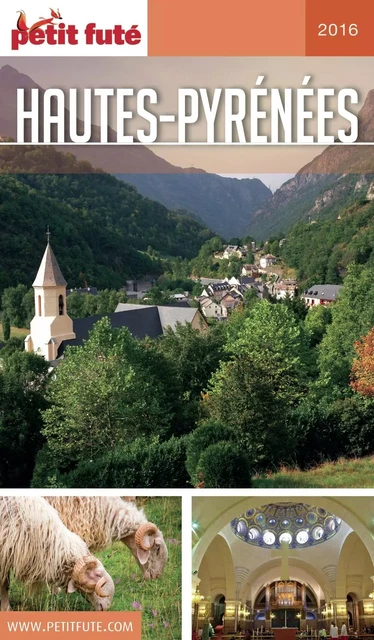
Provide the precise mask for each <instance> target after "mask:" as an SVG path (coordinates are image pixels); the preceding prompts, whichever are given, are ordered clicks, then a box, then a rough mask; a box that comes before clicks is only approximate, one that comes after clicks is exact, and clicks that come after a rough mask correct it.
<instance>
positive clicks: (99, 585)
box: [0, 497, 114, 611]
mask: <svg viewBox="0 0 374 640" xmlns="http://www.w3.org/2000/svg"><path fill="white" fill-rule="evenodd" d="M11 571H12V572H13V574H14V577H15V578H16V579H17V580H20V581H21V582H23V583H25V584H27V585H30V586H31V587H32V586H35V585H37V584H40V583H44V584H46V585H47V586H48V587H49V588H50V589H51V590H53V591H55V590H58V589H63V590H64V591H66V592H67V593H72V592H73V591H79V592H80V593H81V594H82V595H83V596H84V598H85V599H86V600H88V601H89V602H90V603H91V605H92V606H93V607H94V609H95V610H97V611H105V610H106V609H108V608H109V607H110V604H111V602H112V598H113V595H114V583H113V580H112V578H111V577H110V575H109V574H108V573H107V572H106V571H105V569H104V567H103V565H102V563H101V562H100V561H99V560H97V558H95V557H94V556H93V555H92V554H90V552H89V550H88V547H87V545H86V543H85V542H83V540H82V539H81V538H80V537H79V536H78V535H77V534H75V533H72V532H71V531H69V530H68V529H67V528H66V527H65V525H64V524H63V522H62V521H61V519H60V517H59V515H58V513H57V511H56V510H55V509H53V507H52V506H51V505H49V504H48V503H47V502H46V500H45V499H44V498H39V497H33V498H25V497H0V587H1V610H2V611H9V610H10V603H9V596H8V589H9V582H10V572H11Z"/></svg>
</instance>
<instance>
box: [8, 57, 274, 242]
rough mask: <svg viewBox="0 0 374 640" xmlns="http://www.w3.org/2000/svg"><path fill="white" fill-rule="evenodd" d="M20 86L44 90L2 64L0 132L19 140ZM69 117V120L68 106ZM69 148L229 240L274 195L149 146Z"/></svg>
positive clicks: (252, 181)
mask: <svg viewBox="0 0 374 640" xmlns="http://www.w3.org/2000/svg"><path fill="white" fill-rule="evenodd" d="M17 88H24V89H32V88H38V89H39V90H41V87H40V86H39V85H38V84H37V83H36V82H34V81H33V80H32V79H31V78H30V77H29V76H27V75H25V74H22V73H19V72H18V71H17V70H16V69H14V68H13V67H11V66H9V65H5V66H3V67H2V68H1V69H0V135H2V136H10V137H12V138H13V139H15V138H16V136H17V123H16V108H15V105H16V91H17ZM26 108H28V107H27V103H26ZM65 117H66V121H67V119H68V118H69V113H68V111H67V110H66V111H65ZM40 120H42V113H41V114H40ZM77 129H78V132H82V131H83V122H82V121H79V120H78V123H77ZM67 130H68V129H67ZM26 132H27V131H26ZM41 139H42V137H41ZM99 139H100V137H99V127H93V135H92V139H91V140H92V141H98V140H99ZM115 139H116V133H115V131H113V129H109V131H108V140H109V141H113V140H115ZM64 151H70V152H71V153H73V154H74V155H75V156H76V157H77V158H78V159H80V160H88V161H89V162H90V163H91V165H93V166H94V167H98V168H100V169H103V170H104V171H106V172H108V173H112V174H116V175H118V176H119V177H121V178H122V179H124V180H125V181H126V182H129V183H130V184H133V185H134V186H136V188H137V189H138V191H139V192H140V193H141V194H143V195H145V196H147V197H149V198H152V199H153V200H157V201H158V202H160V203H162V204H164V205H165V206H166V207H167V208H168V209H174V210H177V209H183V210H186V211H188V212H190V213H193V214H195V215H196V216H198V217H199V218H200V219H201V220H202V222H203V223H205V224H207V225H208V226H209V227H210V228H211V229H212V230H213V231H215V232H216V233H219V234H220V235H222V236H223V237H225V238H227V239H230V238H231V237H233V236H239V237H240V236H242V235H243V234H244V232H245V230H246V227H247V226H248V219H249V215H250V214H251V213H252V212H255V211H256V210H257V209H258V208H259V207H260V206H261V205H262V204H263V202H264V201H265V200H266V199H268V198H269V197H270V196H271V191H270V189H268V187H266V186H265V185H264V184H263V183H262V182H261V180H258V179H256V178H254V179H242V180H238V179H232V178H225V177H222V176H219V175H216V174H211V173H206V172H205V171H203V170H202V169H196V168H189V169H183V168H182V167H178V166H175V165H173V164H171V163H169V162H167V161H166V160H164V159H163V158H160V157H159V156H157V155H156V154H155V153H153V151H151V150H150V149H148V148H147V147H146V146H112V147H110V148H108V147H105V146H91V147H89V148H88V147H84V146H78V145H74V146H72V147H71V148H70V147H65V148H64Z"/></svg>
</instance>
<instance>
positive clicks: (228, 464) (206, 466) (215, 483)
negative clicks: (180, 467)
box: [196, 442, 252, 489]
mask: <svg viewBox="0 0 374 640" xmlns="http://www.w3.org/2000/svg"><path fill="white" fill-rule="evenodd" d="M196 473H197V475H198V476H199V477H200V479H201V484H202V486H204V488H205V489H223V488H225V489H229V488H234V489H244V488H245V489H247V488H249V487H250V486H251V484H252V479H251V467H250V460H249V458H248V456H247V455H246V453H245V452H244V451H242V450H240V449H239V447H238V445H237V444H235V443H233V442H217V443H216V444H212V445H210V446H209V447H208V448H207V449H205V451H203V453H202V454H201V456H200V459H199V463H198V466H197V470H196Z"/></svg>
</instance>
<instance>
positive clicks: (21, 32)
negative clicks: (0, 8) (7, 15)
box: [11, 9, 142, 51]
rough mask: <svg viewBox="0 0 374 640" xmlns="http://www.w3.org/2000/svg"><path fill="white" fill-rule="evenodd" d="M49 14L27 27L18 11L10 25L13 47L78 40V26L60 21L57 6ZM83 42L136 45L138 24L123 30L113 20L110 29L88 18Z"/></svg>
mask: <svg viewBox="0 0 374 640" xmlns="http://www.w3.org/2000/svg"><path fill="white" fill-rule="evenodd" d="M50 12H51V16H50V18H39V20H37V21H36V22H34V23H33V24H32V25H31V26H30V27H28V26H27V22H28V21H27V17H26V13H25V11H23V10H20V11H17V13H19V17H18V20H17V28H16V29H12V34H11V35H12V38H11V44H12V51H18V50H19V48H20V47H21V46H23V45H25V44H27V43H30V44H32V45H35V46H40V45H43V44H45V43H46V44H47V45H62V46H64V45H77V44H79V35H80V34H79V29H78V28H77V27H76V26H75V25H72V24H69V25H66V24H65V23H64V22H62V16H61V13H60V10H59V9H57V10H56V11H55V10H54V9H50ZM83 33H84V39H83V43H84V44H86V45H88V46H89V45H93V44H95V45H99V46H104V45H118V46H123V45H131V46H133V45H137V44H140V42H141V39H142V36H141V32H140V31H139V27H138V25H132V26H131V27H130V29H127V30H125V29H124V28H123V26H122V25H119V24H116V25H114V26H113V28H111V29H102V28H97V26H96V22H90V23H88V24H87V25H86V27H85V28H84V32H83Z"/></svg>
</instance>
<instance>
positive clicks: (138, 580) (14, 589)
mask: <svg viewBox="0 0 374 640" xmlns="http://www.w3.org/2000/svg"><path fill="white" fill-rule="evenodd" d="M137 505H138V506H143V507H144V510H145V513H146V515H147V518H148V519H149V520H150V521H151V522H155V523H156V524H157V525H158V526H159V528H160V530H161V531H162V533H163V535H164V539H165V542H166V544H167V547H168V551H169V559H168V562H167V564H166V567H165V570H164V573H163V574H162V576H161V577H160V578H159V579H158V580H152V581H151V580H150V581H144V580H143V578H142V575H141V573H140V569H139V568H138V566H137V564H136V562H135V559H134V558H133V556H132V554H131V552H130V550H129V549H128V548H127V547H126V546H125V545H124V544H122V543H120V542H118V543H115V544H113V545H112V546H111V547H110V548H108V549H106V550H105V551H103V552H101V553H97V554H95V555H96V556H97V557H98V558H100V560H101V561H102V562H103V564H104V566H105V568H106V569H107V571H108V572H109V573H110V574H111V576H112V578H113V580H114V583H115V586H116V592H115V595H114V599H113V602H112V606H111V609H110V611H141V612H142V640H179V639H180V638H181V628H182V627H181V499H180V498H174V497H169V498H139V499H138V500H137ZM10 602H11V607H12V610H13V611H17V610H18V611H89V610H90V606H89V605H88V603H86V601H85V600H84V599H83V598H82V597H81V596H80V595H79V594H76V593H74V594H69V595H67V594H58V595H53V594H51V593H50V592H49V591H47V590H46V589H45V590H43V591H41V592H40V593H38V594H36V595H33V596H30V594H29V593H28V589H27V588H25V587H24V586H23V585H22V584H20V583H18V582H16V581H14V580H11V587H10Z"/></svg>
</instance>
